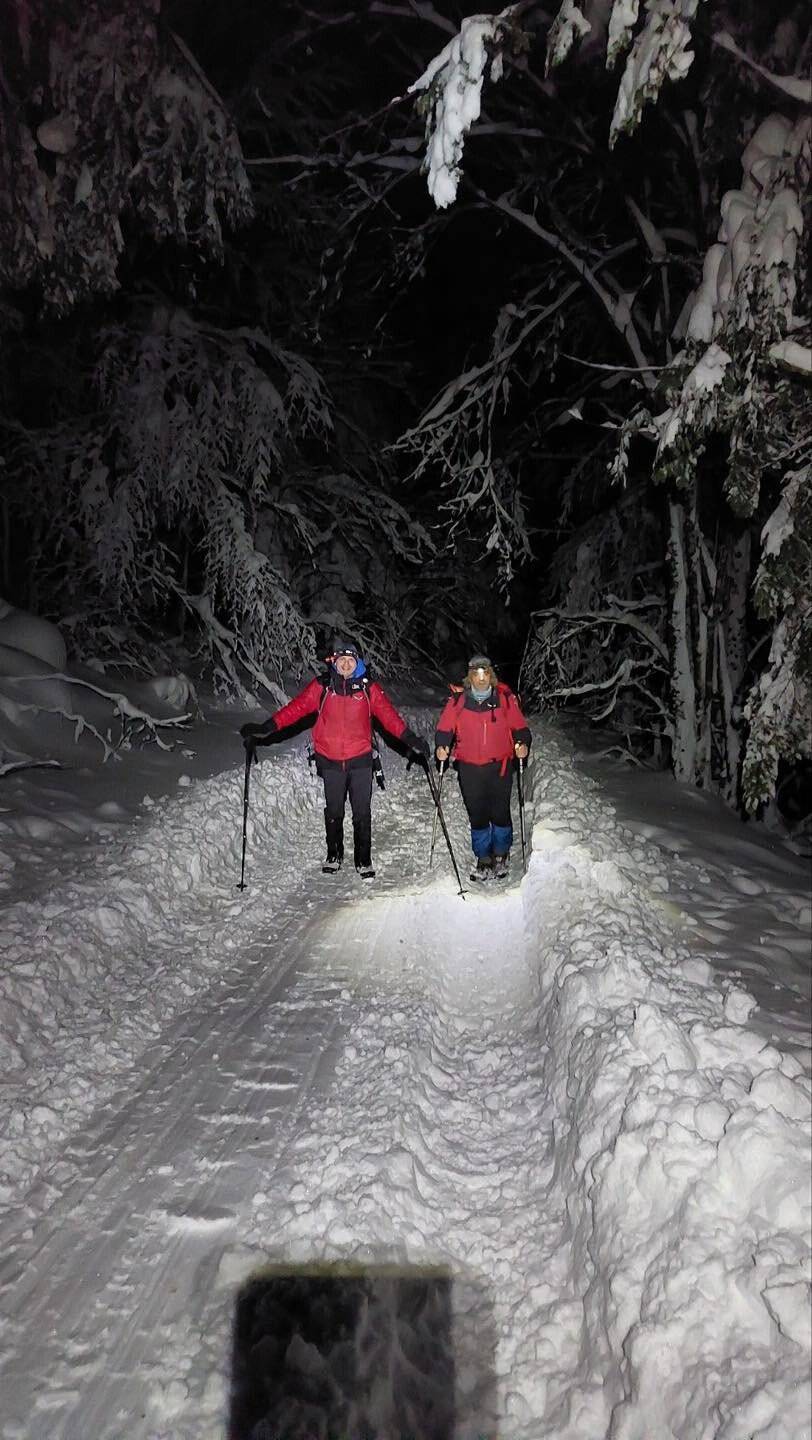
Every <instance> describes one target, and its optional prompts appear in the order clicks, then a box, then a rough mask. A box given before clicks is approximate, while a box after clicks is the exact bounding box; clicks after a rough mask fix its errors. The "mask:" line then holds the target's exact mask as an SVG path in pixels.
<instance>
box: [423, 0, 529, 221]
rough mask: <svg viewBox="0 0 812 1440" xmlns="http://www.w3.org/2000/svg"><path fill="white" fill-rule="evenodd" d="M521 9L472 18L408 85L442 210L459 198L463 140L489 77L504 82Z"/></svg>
mask: <svg viewBox="0 0 812 1440" xmlns="http://www.w3.org/2000/svg"><path fill="white" fill-rule="evenodd" d="M519 9H520V7H519V6H517V5H509V6H507V8H506V9H505V10H502V11H500V13H499V14H498V15H469V16H468V17H467V18H466V19H465V20H463V22H462V25H461V26H460V29H459V33H458V34H456V35H454V37H453V38H452V39H451V40H449V42H448V44H447V45H446V47H445V49H444V50H441V52H440V54H439V55H436V56H435V58H434V59H433V60H432V62H431V64H430V65H428V66H427V67H426V69H425V70H424V71H423V74H422V75H421V76H420V77H419V79H417V80H415V81H414V82H413V84H411V85H410V86H409V94H410V95H418V96H419V97H420V100H419V105H420V108H421V109H422V111H423V113H425V116H426V142H427V156H426V170H427V172H428V186H429V193H430V195H431V197H432V199H433V200H434V203H435V205H436V206H437V207H438V209H444V208H445V206H447V205H451V204H452V203H453V201H454V200H455V199H456V197H457V187H458V185H459V181H460V173H461V172H460V162H461V160H462V152H463V147H464V145H465V137H466V135H467V134H468V131H469V130H470V128H471V126H472V125H473V124H474V122H475V121H476V120H477V119H478V118H479V112H480V108H481V103H482V85H483V81H484V79H485V74H486V71H487V72H488V73H489V74H490V78H491V80H499V79H500V78H501V76H502V68H503V47H504V45H505V44H506V42H507V40H508V38H509V37H510V36H514V37H515V34H516V31H515V28H514V27H515V20H516V16H517V13H518V11H519Z"/></svg>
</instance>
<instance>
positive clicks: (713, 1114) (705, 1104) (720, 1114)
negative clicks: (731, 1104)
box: [694, 1100, 730, 1141]
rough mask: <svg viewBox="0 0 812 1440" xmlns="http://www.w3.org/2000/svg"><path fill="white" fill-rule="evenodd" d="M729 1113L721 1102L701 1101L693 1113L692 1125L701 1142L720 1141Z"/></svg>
mask: <svg viewBox="0 0 812 1440" xmlns="http://www.w3.org/2000/svg"><path fill="white" fill-rule="evenodd" d="M729 1119H730V1111H729V1110H728V1108H727V1106H726V1105H723V1104H722V1102H721V1100H702V1101H701V1102H700V1104H699V1105H697V1107H696V1110H695V1111H694V1124H695V1125H696V1128H697V1131H698V1133H699V1134H700V1135H701V1136H702V1139H703V1140H713V1141H717V1140H721V1138H722V1136H723V1135H724V1133H725V1126H726V1124H727V1122H728V1120H729Z"/></svg>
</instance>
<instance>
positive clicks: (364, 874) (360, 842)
mask: <svg viewBox="0 0 812 1440" xmlns="http://www.w3.org/2000/svg"><path fill="white" fill-rule="evenodd" d="M352 833H353V842H354V850H355V868H356V870H357V871H358V874H359V875H360V876H361V879H362V880H374V879H375V871H374V870H373V868H372V816H371V815H364V816H362V817H361V819H356V818H355V817H353V822H352Z"/></svg>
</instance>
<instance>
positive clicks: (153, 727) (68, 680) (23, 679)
mask: <svg viewBox="0 0 812 1440" xmlns="http://www.w3.org/2000/svg"><path fill="white" fill-rule="evenodd" d="M7 678H8V680H13V681H14V683H15V684H29V683H31V682H33V681H40V682H41V681H43V680H44V681H47V682H49V683H50V682H53V681H61V682H62V683H63V684H66V685H78V686H80V687H81V688H82V689H84V690H90V691H92V692H93V694H95V695H100V696H101V698H102V699H103V700H109V701H110V703H111V705H112V706H113V708H114V710H115V712H116V714H117V715H119V716H120V717H121V721H122V727H121V736H120V738H119V740H118V741H117V743H116V744H115V745H112V744H111V743H110V740H109V737H108V738H105V736H103V735H102V734H101V732H100V731H99V730H97V729H96V727H95V725H92V724H91V723H90V721H89V720H88V719H87V717H86V716H85V715H79V714H74V712H73V711H71V710H66V709H65V708H64V707H63V706H60V705H37V704H35V703H33V702H30V703H26V704H21V705H19V706H18V708H19V709H20V710H24V711H35V712H37V713H39V714H44V715H58V716H60V717H61V718H62V719H63V720H68V721H69V722H70V723H71V724H72V725H73V726H74V727H75V729H74V739H76V740H78V739H79V736H80V735H82V734H83V733H84V732H85V731H87V732H88V734H90V735H92V736H93V738H94V740H98V742H99V744H100V745H101V746H102V747H103V749H104V758H105V760H109V758H110V756H111V755H114V754H115V752H116V750H117V749H118V748H119V747H120V746H121V745H122V744H124V742H125V741H128V740H130V739H131V738H132V736H133V735H134V734H136V733H137V732H138V731H139V730H146V731H147V732H148V733H149V734H150V735H151V738H152V739H153V740H154V741H155V743H156V745H158V746H159V747H160V748H161V749H162V750H168V749H170V748H171V747H170V746H168V745H167V744H165V742H164V741H163V740H162V739H161V737H160V735H159V734H158V731H159V729H160V730H169V729H177V728H178V727H179V726H185V725H187V724H188V722H189V720H190V719H191V715H190V714H188V713H187V714H185V715H172V716H169V717H166V718H163V717H159V716H157V715H150V714H149V713H148V712H147V711H146V710H142V709H141V708H140V706H138V705H134V704H133V702H132V700H130V699H129V697H128V696H126V695H124V694H123V693H122V692H121V691H115V690H103V689H102V688H101V686H99V685H94V684H93V683H92V682H91V681H90V680H82V679H80V678H79V677H78V676H76V675H65V674H64V673H63V672H61V671H49V672H48V673H47V674H46V675H14V676H9V677H7ZM15 703H16V702H15Z"/></svg>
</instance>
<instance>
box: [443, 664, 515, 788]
mask: <svg viewBox="0 0 812 1440" xmlns="http://www.w3.org/2000/svg"><path fill="white" fill-rule="evenodd" d="M531 738H532V737H531V735H530V730H529V729H528V725H527V721H526V720H525V718H524V715H523V714H522V712H521V709H520V707H519V702H518V700H517V699H516V696H515V695H514V694H513V691H512V690H511V689H510V687H509V686H508V685H503V684H502V683H501V681H499V682H498V683H497V684H496V685H494V687H493V689H492V690H491V693H490V695H489V696H488V698H487V700H477V699H476V697H475V696H474V695H473V694H472V693H471V691H470V690H468V689H465V690H458V691H457V692H456V693H455V694H453V695H452V696H451V698H450V699H449V700H448V701H447V702H446V706H445V709H444V710H443V713H442V715H441V716H440V719H439V720H438V722H437V730H436V732H435V736H434V745H435V748H436V747H437V746H439V745H443V746H446V747H447V748H448V749H449V750H450V749H451V747H452V745H453V746H454V756H455V758H456V759H457V760H459V761H460V763H461V764H465V765H491V764H493V763H499V764H501V765H502V767H503V769H506V768H507V765H508V763H509V761H511V760H512V759H513V756H514V753H515V752H514V746H515V745H527V746H528V748H529V746H530V741H531Z"/></svg>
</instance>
